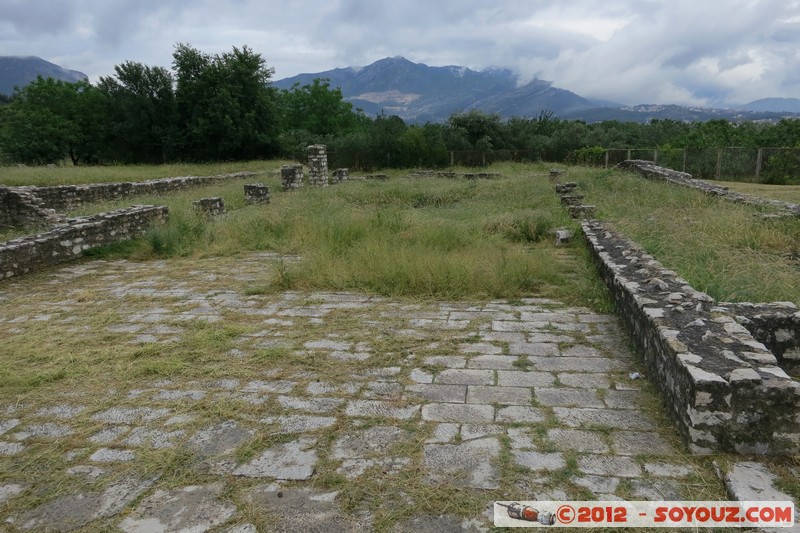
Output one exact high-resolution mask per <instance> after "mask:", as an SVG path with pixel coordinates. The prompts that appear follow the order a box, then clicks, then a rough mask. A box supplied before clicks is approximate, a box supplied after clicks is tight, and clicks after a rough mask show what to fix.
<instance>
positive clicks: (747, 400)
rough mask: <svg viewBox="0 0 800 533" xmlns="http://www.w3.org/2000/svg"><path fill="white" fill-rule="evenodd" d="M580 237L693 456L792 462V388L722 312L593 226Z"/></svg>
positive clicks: (797, 421)
mask: <svg viewBox="0 0 800 533" xmlns="http://www.w3.org/2000/svg"><path fill="white" fill-rule="evenodd" d="M581 225H582V228H583V232H584V234H585V235H586V238H587V240H588V243H589V247H590V250H591V252H592V254H593V256H594V258H595V260H596V261H597V264H598V267H599V271H600V274H601V277H602V278H603V279H604V280H605V282H606V284H607V285H608V287H609V289H610V290H611V294H612V296H613V298H614V301H615V303H616V307H617V313H618V315H619V316H620V318H621V320H622V322H623V323H624V325H625V327H626V329H627V331H628V333H629V334H630V336H631V338H632V340H633V342H634V344H635V345H636V348H637V351H638V352H639V353H640V354H641V355H642V357H643V360H644V365H645V367H646V372H647V373H648V374H649V377H650V378H651V381H652V382H653V383H654V384H655V385H656V386H658V387H659V388H660V389H661V393H662V396H663V398H664V399H665V402H666V405H667V407H668V409H669V411H670V414H671V415H672V417H673V419H674V420H675V421H676V422H677V426H678V429H679V431H680V433H681V435H682V437H683V438H684V440H685V441H686V443H687V445H688V447H689V449H690V450H691V451H692V452H694V453H711V452H714V451H723V452H737V453H745V454H781V455H782V454H796V453H798V450H800V416H798V414H800V383H798V382H796V381H793V380H792V379H791V378H790V377H789V376H788V375H787V374H786V373H785V372H784V371H783V370H782V369H781V368H780V367H778V366H777V364H776V363H777V360H776V358H775V356H774V355H773V354H772V353H771V352H770V351H769V350H768V349H767V347H766V346H764V345H763V344H762V343H761V342H759V341H757V340H756V339H754V338H753V336H752V335H751V334H750V332H749V331H748V330H747V329H745V328H744V327H743V326H741V325H740V324H738V323H737V322H736V320H735V319H734V317H733V316H732V315H730V314H728V312H727V311H728V310H727V309H726V308H725V307H722V306H717V305H715V302H714V300H713V299H712V298H711V297H710V296H708V295H706V294H704V293H701V292H698V291H696V290H695V289H693V288H692V287H691V286H690V285H689V284H688V283H687V282H686V281H685V280H683V279H681V278H680V277H678V276H677V275H676V274H675V272H673V271H671V270H667V269H665V268H664V267H663V266H662V265H661V264H660V263H659V262H658V261H656V260H654V259H653V257H652V256H650V255H648V254H646V253H644V252H643V251H642V250H641V249H639V248H638V247H637V246H636V245H635V244H634V243H632V242H631V241H629V240H627V239H625V238H624V237H622V236H620V235H618V234H616V233H615V232H614V231H613V230H612V229H611V228H610V226H608V225H606V224H604V223H602V222H599V221H596V220H592V221H584V222H582V224H581Z"/></svg>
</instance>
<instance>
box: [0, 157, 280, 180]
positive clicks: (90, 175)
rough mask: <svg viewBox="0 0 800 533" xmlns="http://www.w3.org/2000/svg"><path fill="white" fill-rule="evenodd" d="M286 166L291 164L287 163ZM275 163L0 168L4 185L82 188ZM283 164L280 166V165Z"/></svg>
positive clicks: (251, 168) (252, 169)
mask: <svg viewBox="0 0 800 533" xmlns="http://www.w3.org/2000/svg"><path fill="white" fill-rule="evenodd" d="M285 163H288V161H286V162H285ZM275 164H276V162H275V161H241V162H237V163H197V164H191V163H173V164H167V165H118V166H114V165H112V166H77V167H76V166H72V165H63V166H61V165H59V166H52V167H47V166H36V167H27V166H21V167H16V166H14V167H12V166H6V167H0V185H7V186H17V185H39V186H45V185H79V184H83V183H101V182H102V183H104V182H115V181H146V180H151V179H159V178H173V177H176V176H213V175H216V174H229V173H231V172H245V171H249V172H260V171H262V170H264V168H265V167H274V166H275ZM279 164H280V163H279Z"/></svg>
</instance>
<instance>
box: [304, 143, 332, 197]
mask: <svg viewBox="0 0 800 533" xmlns="http://www.w3.org/2000/svg"><path fill="white" fill-rule="evenodd" d="M307 150H308V183H309V184H310V185H316V186H318V187H327V186H328V154H327V153H326V152H325V150H327V146H325V145H324V144H312V145H310V146H309V147H308V148H307Z"/></svg>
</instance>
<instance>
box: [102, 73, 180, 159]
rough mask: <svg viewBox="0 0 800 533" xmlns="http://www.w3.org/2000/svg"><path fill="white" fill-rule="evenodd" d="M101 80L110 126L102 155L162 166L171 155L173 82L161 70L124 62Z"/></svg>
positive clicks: (173, 111)
mask: <svg viewBox="0 0 800 533" xmlns="http://www.w3.org/2000/svg"><path fill="white" fill-rule="evenodd" d="M114 72H115V74H116V76H115V77H101V78H100V82H99V84H98V89H99V90H100V92H101V93H102V94H103V95H104V96H105V98H106V99H107V105H108V108H109V116H110V123H109V125H108V128H107V137H106V145H105V147H104V148H105V152H104V153H105V155H106V156H107V157H109V158H110V159H113V160H118V161H123V162H126V163H142V162H149V163H163V162H165V161H167V160H168V159H170V158H171V157H172V156H174V155H175V137H176V135H177V124H176V105H175V93H174V90H173V83H174V78H173V76H172V74H171V73H170V72H169V71H168V70H167V69H165V68H163V67H148V66H146V65H143V64H141V63H135V62H131V61H127V62H125V63H123V64H121V65H117V66H116V67H114Z"/></svg>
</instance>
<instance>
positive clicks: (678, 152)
mask: <svg viewBox="0 0 800 533" xmlns="http://www.w3.org/2000/svg"><path fill="white" fill-rule="evenodd" d="M293 155H294V157H295V159H296V160H297V161H298V162H303V161H304V160H305V158H306V156H305V153H297V154H293ZM626 159H644V160H647V161H653V162H655V163H656V164H657V165H660V166H663V167H667V168H671V169H673V170H679V171H682V172H687V173H689V174H691V175H692V176H693V177H695V178H699V179H711V180H725V181H751V182H761V183H773V184H800V148H778V147H761V148H744V147H728V148H708V149H702V148H674V149H661V148H656V149H652V148H648V149H644V148H620V149H618V148H611V149H604V148H600V147H595V148H583V149H580V150H575V151H574V152H572V153H571V154H570V155H569V156H567V158H566V159H565V160H564V161H562V162H564V163H570V164H579V165H589V166H598V167H605V168H610V167H613V166H615V165H617V164H618V163H621V162H622V161H625V160H626ZM541 160H542V157H541V153H540V152H538V151H531V150H483V151H480V150H440V151H436V152H433V151H431V152H426V153H424V154H423V153H420V154H409V153H376V152H374V151H348V150H341V151H330V152H328V166H329V167H330V168H350V169H351V170H354V171H371V170H375V169H380V168H409V167H420V168H436V167H446V166H466V167H481V166H486V165H489V164H492V163H496V162H506V161H508V162H536V161H541Z"/></svg>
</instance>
